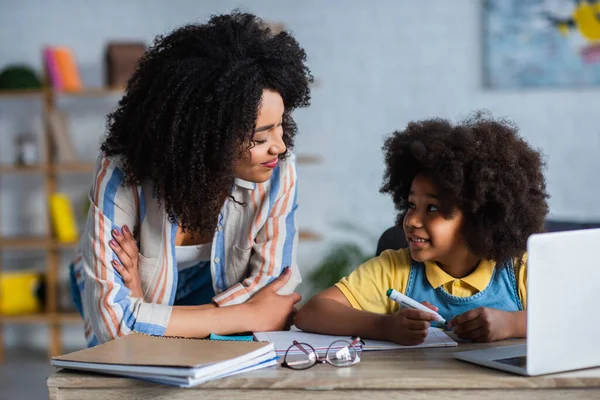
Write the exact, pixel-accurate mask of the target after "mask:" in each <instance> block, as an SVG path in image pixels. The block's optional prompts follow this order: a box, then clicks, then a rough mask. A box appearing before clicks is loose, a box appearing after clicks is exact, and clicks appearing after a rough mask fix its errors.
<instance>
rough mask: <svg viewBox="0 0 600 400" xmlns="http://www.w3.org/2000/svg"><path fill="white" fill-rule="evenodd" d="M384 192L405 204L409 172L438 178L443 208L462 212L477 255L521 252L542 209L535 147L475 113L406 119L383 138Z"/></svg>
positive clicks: (540, 221) (504, 124)
mask: <svg viewBox="0 0 600 400" xmlns="http://www.w3.org/2000/svg"><path fill="white" fill-rule="evenodd" d="M383 149H384V152H385V163H386V171H385V175H384V183H383V186H382V187H381V192H382V193H389V194H391V195H392V197H393V200H394V203H395V205H396V209H397V210H398V211H399V215H398V219H397V223H398V224H399V225H402V219H403V217H404V214H405V211H406V209H407V202H408V194H409V191H410V187H411V185H412V180H413V178H414V177H415V176H416V175H417V174H420V173H423V174H425V175H426V176H427V177H429V178H430V179H431V180H432V182H433V183H434V184H435V185H436V186H437V188H438V190H439V192H440V193H439V195H440V198H441V212H442V213H443V214H444V215H445V216H447V217H449V216H450V215H451V213H452V210H453V208H455V207H456V208H458V209H459V210H460V211H461V212H462V213H463V215H464V225H463V227H462V235H463V237H464V239H465V240H466V243H467V245H468V246H469V248H470V249H471V251H473V252H474V253H475V254H477V255H478V256H481V257H483V258H487V259H492V260H496V261H504V260H508V259H514V258H516V259H521V257H522V256H523V254H524V252H525V251H526V248H527V238H528V237H529V236H530V235H531V234H533V233H537V232H541V231H542V230H543V226H544V218H545V217H546V214H547V213H548V204H547V202H546V199H547V198H548V194H547V193H546V183H545V179H544V175H543V173H542V168H543V167H544V161H543V159H542V156H541V154H540V153H539V152H538V151H535V150H534V149H532V148H531V146H529V144H527V142H525V140H523V139H522V138H520V137H519V135H518V129H517V127H516V126H515V125H514V124H512V123H511V122H508V121H506V120H494V119H492V118H491V117H490V116H488V115H487V114H486V113H482V112H479V113H476V114H474V115H473V116H471V117H470V118H468V119H467V120H465V121H463V122H462V123H459V124H456V125H453V124H452V123H450V122H449V121H447V120H444V119H428V120H423V121H417V122H411V123H409V124H408V126H407V128H406V129H405V130H404V131H401V132H398V131H396V132H394V133H392V134H391V136H390V137H389V138H388V139H387V140H386V141H385V144H384V146H383Z"/></svg>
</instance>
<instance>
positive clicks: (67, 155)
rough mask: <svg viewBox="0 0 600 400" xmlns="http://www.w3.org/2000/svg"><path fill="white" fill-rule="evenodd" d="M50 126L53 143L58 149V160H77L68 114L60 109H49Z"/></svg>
mask: <svg viewBox="0 0 600 400" xmlns="http://www.w3.org/2000/svg"><path fill="white" fill-rule="evenodd" d="M47 117H48V128H49V130H50V137H51V138H52V144H53V145H54V149H55V150H56V151H55V152H54V154H56V160H54V161H57V162H59V163H74V162H77V161H78V159H77V153H76V151H75V146H74V145H73V141H72V140H71V132H70V129H69V124H68V122H67V115H66V114H65V113H64V112H63V111H61V110H58V109H53V110H49V111H48V116H47Z"/></svg>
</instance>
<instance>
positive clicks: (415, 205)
mask: <svg viewBox="0 0 600 400" xmlns="http://www.w3.org/2000/svg"><path fill="white" fill-rule="evenodd" d="M408 203H409V204H408V211H407V213H406V215H405V216H404V224H403V225H404V233H405V235H406V239H407V241H408V244H409V249H410V255H411V257H412V258H413V259H414V260H415V261H420V262H424V261H435V262H437V263H438V264H441V265H449V264H452V262H453V261H454V262H456V260H457V259H461V258H462V257H463V256H464V255H465V254H469V253H470V251H469V249H468V248H467V245H466V243H465V241H464V239H463V238H462V235H461V228H462V222H463V214H462V212H461V211H460V210H458V209H454V210H453V211H452V215H450V216H444V215H442V213H441V211H440V198H439V193H438V190H437V188H436V187H435V185H434V184H433V182H431V180H430V179H429V178H428V177H427V176H425V175H423V174H419V175H417V176H416V177H415V178H414V179H413V182H412V186H411V188H410V193H409V196H408Z"/></svg>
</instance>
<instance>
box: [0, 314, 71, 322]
mask: <svg viewBox="0 0 600 400" xmlns="http://www.w3.org/2000/svg"><path fill="white" fill-rule="evenodd" d="M47 323H60V324H77V323H82V319H81V316H80V315H79V314H77V313H76V312H68V313H55V314H52V313H39V314H30V315H6V316H5V315H0V324H47Z"/></svg>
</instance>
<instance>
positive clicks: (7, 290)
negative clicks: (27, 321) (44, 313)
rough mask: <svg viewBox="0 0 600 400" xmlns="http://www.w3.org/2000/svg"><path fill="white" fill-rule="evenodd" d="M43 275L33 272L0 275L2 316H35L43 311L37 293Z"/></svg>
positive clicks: (13, 272)
mask: <svg viewBox="0 0 600 400" xmlns="http://www.w3.org/2000/svg"><path fill="white" fill-rule="evenodd" d="M41 282H42V277H41V274H39V273H37V272H33V271H11V272H2V273H0V315H3V316H6V315H23V314H35V313H38V312H40V311H41V310H42V304H41V302H40V301H39V298H38V295H37V292H38V290H39V287H40V284H41Z"/></svg>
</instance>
